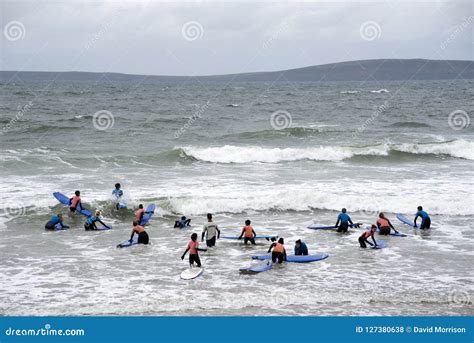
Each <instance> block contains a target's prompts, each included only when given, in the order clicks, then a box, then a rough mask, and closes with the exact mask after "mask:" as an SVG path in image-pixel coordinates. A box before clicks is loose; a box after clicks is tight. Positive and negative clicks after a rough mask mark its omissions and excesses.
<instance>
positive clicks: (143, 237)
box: [130, 220, 150, 244]
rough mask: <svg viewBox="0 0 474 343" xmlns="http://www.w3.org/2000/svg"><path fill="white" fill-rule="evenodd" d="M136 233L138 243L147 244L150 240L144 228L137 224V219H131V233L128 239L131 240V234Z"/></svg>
mask: <svg viewBox="0 0 474 343" xmlns="http://www.w3.org/2000/svg"><path fill="white" fill-rule="evenodd" d="M135 234H138V241H137V242H138V244H148V243H149V242H150V237H148V234H147V233H146V231H145V228H144V227H143V226H141V225H138V220H134V221H133V228H132V235H131V236H130V241H132V240H133V236H134V235H135Z"/></svg>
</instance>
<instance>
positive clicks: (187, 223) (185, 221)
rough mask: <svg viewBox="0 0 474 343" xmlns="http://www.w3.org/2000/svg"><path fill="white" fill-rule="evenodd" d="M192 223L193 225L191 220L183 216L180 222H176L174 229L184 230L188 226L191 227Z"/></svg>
mask: <svg viewBox="0 0 474 343" xmlns="http://www.w3.org/2000/svg"><path fill="white" fill-rule="evenodd" d="M190 223H191V219H187V218H186V216H182V217H181V219H180V220H176V221H175V222H174V227H175V228H180V229H183V228H185V227H186V226H191V224H190Z"/></svg>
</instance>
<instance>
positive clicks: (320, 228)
mask: <svg viewBox="0 0 474 343" xmlns="http://www.w3.org/2000/svg"><path fill="white" fill-rule="evenodd" d="M359 226H360V224H358V223H356V224H352V225H349V227H351V228H355V227H359ZM308 229H311V230H332V229H337V226H335V225H326V226H325V225H318V224H311V225H309V226H308Z"/></svg>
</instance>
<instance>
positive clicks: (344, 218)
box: [335, 208, 354, 232]
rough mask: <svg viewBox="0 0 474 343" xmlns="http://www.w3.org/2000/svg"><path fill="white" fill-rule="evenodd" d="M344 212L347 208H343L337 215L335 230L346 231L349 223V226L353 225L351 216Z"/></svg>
mask: <svg viewBox="0 0 474 343" xmlns="http://www.w3.org/2000/svg"><path fill="white" fill-rule="evenodd" d="M346 212H347V209H345V208H343V209H342V210H341V213H339V215H338V216H337V222H336V225H335V227H337V232H347V229H349V223H350V225H351V226H354V223H353V222H352V219H351V217H349V215H348V214H347V213H346ZM339 223H341V225H339Z"/></svg>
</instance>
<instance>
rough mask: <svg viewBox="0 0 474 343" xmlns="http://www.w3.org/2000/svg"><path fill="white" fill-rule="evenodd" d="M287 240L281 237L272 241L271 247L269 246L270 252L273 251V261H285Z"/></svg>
mask: <svg viewBox="0 0 474 343" xmlns="http://www.w3.org/2000/svg"><path fill="white" fill-rule="evenodd" d="M284 244H285V241H284V240H283V238H280V239H279V240H278V242H276V243H272V245H270V248H268V252H270V251H272V249H273V251H272V262H273V263H276V262H277V261H278V263H282V262H283V261H286V250H285V246H284Z"/></svg>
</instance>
